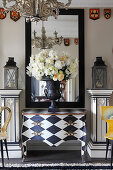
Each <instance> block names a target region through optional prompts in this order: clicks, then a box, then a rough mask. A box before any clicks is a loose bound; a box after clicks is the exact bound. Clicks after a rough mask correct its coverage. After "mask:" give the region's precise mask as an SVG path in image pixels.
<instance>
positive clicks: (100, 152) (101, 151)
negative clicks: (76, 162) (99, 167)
mask: <svg viewBox="0 0 113 170" xmlns="http://www.w3.org/2000/svg"><path fill="white" fill-rule="evenodd" d="M110 149H111V148H110V147H109V150H108V158H110V154H111V152H110ZM87 152H88V154H89V156H90V157H91V158H105V155H106V144H105V143H100V144H98V143H93V142H92V141H89V143H88V145H87Z"/></svg>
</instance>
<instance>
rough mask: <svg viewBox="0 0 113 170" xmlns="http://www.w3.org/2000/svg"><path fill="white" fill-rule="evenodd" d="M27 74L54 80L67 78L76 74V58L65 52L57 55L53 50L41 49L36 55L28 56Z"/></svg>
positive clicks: (38, 78) (41, 78)
mask: <svg viewBox="0 0 113 170" xmlns="http://www.w3.org/2000/svg"><path fill="white" fill-rule="evenodd" d="M27 74H28V75H29V76H30V77H32V76H33V77H35V78H36V79H37V80H43V79H44V78H50V79H52V80H54V81H63V80H68V79H70V78H74V77H76V75H77V74H78V58H73V57H70V56H68V55H66V54H63V55H61V56H59V55H58V54H57V53H56V52H55V51H53V50H50V51H49V50H42V51H41V52H40V53H39V54H38V55H32V56H31V57H30V63H29V65H28V66H27Z"/></svg>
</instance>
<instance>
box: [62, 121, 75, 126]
mask: <svg viewBox="0 0 113 170" xmlns="http://www.w3.org/2000/svg"><path fill="white" fill-rule="evenodd" d="M75 124H77V123H74V122H73V121H72V120H69V121H68V122H66V123H64V125H67V126H68V125H75Z"/></svg>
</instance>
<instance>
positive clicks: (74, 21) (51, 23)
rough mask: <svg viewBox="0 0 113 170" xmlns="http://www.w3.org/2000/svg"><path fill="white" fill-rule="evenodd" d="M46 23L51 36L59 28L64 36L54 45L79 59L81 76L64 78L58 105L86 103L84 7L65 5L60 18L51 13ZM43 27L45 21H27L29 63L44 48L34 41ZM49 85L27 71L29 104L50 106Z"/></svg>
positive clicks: (27, 105) (32, 105)
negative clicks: (75, 7)
mask: <svg viewBox="0 0 113 170" xmlns="http://www.w3.org/2000/svg"><path fill="white" fill-rule="evenodd" d="M43 24H44V27H45V31H46V36H47V37H51V38H53V39H54V38H55V37H54V32H55V31H56V32H57V33H58V35H57V36H58V37H61V36H62V37H63V40H62V42H61V44H60V45H57V44H56V45H54V46H53V47H52V49H53V50H55V51H57V52H58V53H59V54H62V52H63V51H64V52H65V53H66V54H68V55H69V56H73V57H75V58H78V61H79V64H78V71H77V72H78V74H77V76H76V77H75V78H73V79H70V80H68V81H66V82H65V81H62V82H61V99H60V100H58V101H57V105H58V107H60V108H67V107H69V108H76V107H84V10H83V9H68V10H64V9H62V10H61V11H60V15H59V16H58V19H57V20H55V19H54V18H52V17H50V18H49V19H48V21H44V23H43ZM41 29H42V21H39V22H38V23H35V22H32V23H30V22H28V23H27V22H26V66H27V65H28V64H29V61H30V56H31V55H32V54H33V55H35V54H38V53H39V52H40V51H41V49H40V48H37V47H36V46H35V45H34V41H33V39H34V34H33V32H34V31H35V32H36V37H41ZM68 43H69V46H68ZM50 50H51V49H50ZM45 85H46V82H45V81H38V80H36V79H35V78H30V77H29V76H27V75H26V107H34V108H35V107H37V108H38V107H45V108H46V107H47V108H48V106H49V105H50V101H49V100H47V99H46V98H45V94H44V89H45ZM62 102H63V104H62Z"/></svg>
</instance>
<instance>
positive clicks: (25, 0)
mask: <svg viewBox="0 0 113 170" xmlns="http://www.w3.org/2000/svg"><path fill="white" fill-rule="evenodd" d="M71 1H72V0H68V2H67V4H64V3H62V2H58V1H57V0H2V2H3V7H4V8H5V9H6V10H8V11H10V10H16V11H18V12H20V15H22V16H24V17H26V19H28V20H30V21H40V20H43V21H45V20H47V19H48V17H49V16H54V17H55V18H57V16H58V15H59V9H60V8H65V9H68V7H69V6H70V4H71Z"/></svg>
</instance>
